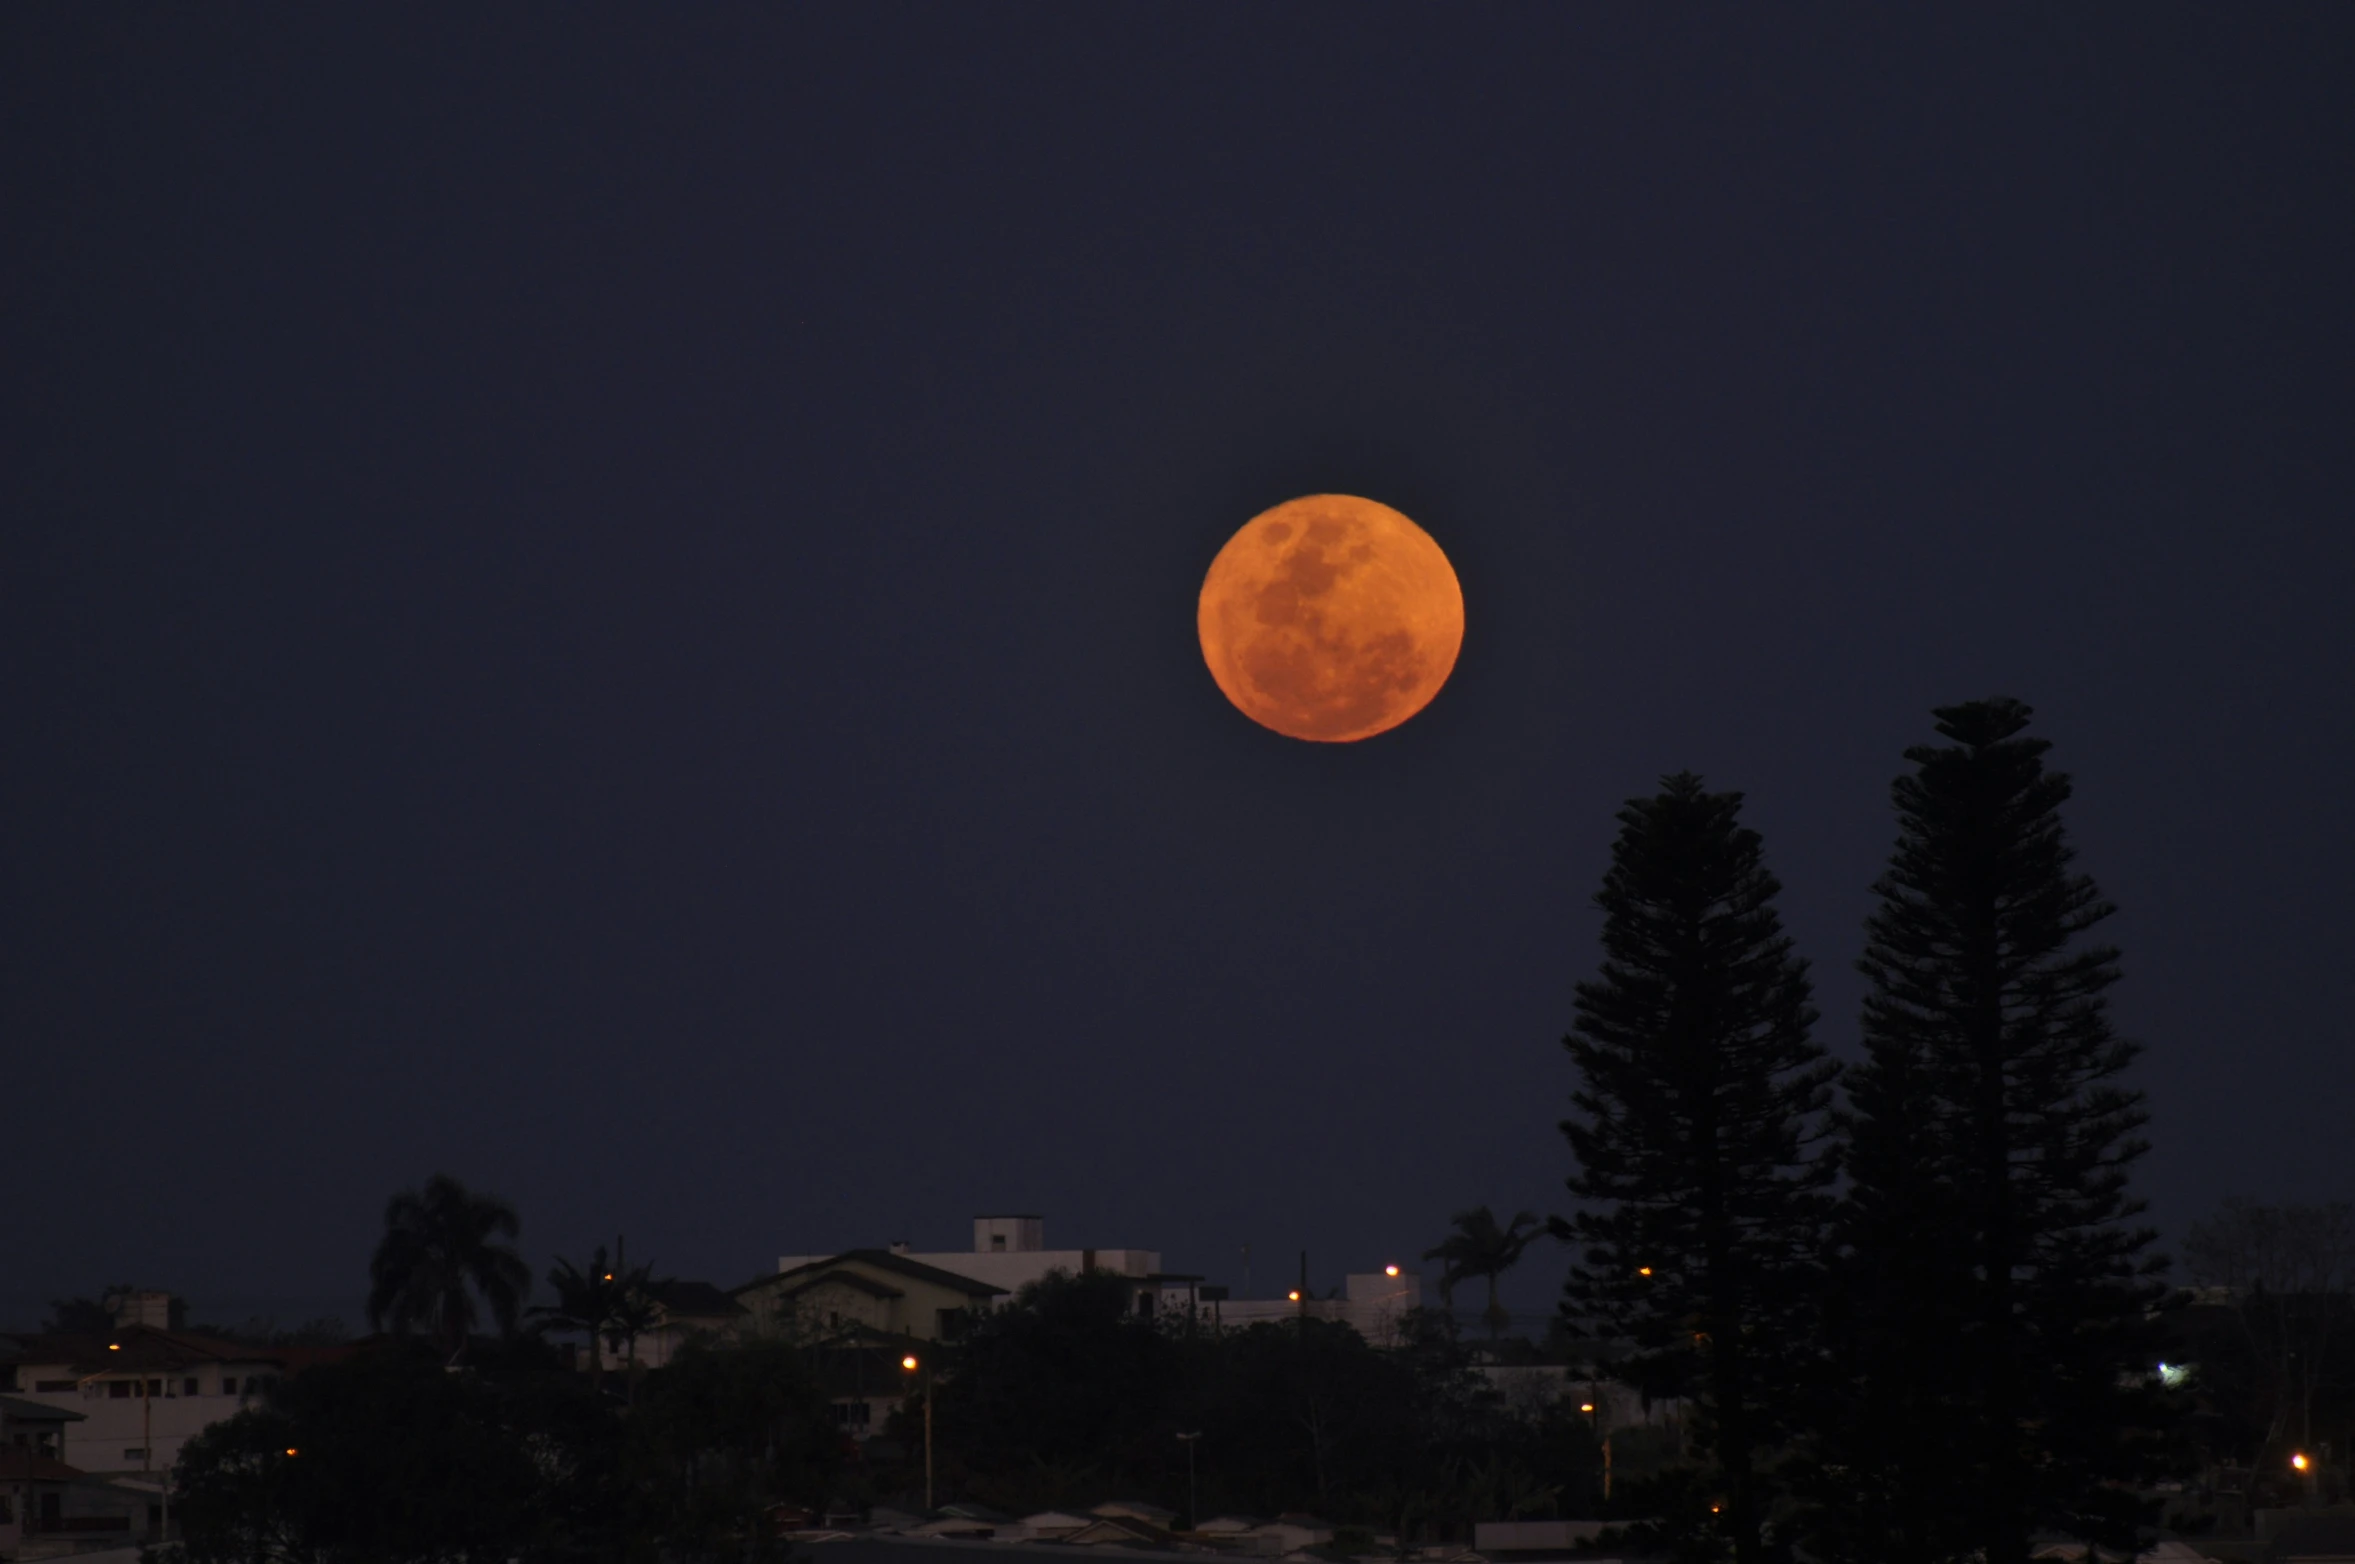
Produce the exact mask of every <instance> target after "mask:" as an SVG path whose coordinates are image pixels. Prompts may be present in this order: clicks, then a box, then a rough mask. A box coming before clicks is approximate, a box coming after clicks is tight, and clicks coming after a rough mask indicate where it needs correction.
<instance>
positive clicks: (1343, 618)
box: [1196, 494, 1464, 744]
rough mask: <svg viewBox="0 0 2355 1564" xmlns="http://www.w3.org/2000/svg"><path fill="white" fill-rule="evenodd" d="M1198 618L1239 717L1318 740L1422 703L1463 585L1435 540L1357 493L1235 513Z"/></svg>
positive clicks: (1437, 677) (1358, 732)
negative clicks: (1234, 527) (1240, 516)
mask: <svg viewBox="0 0 2355 1564" xmlns="http://www.w3.org/2000/svg"><path fill="white" fill-rule="evenodd" d="M1196 618H1197V626H1198V628H1199V629H1200V631H1201V633H1202V660H1203V661H1204V662H1206V663H1208V664H1210V676H1211V677H1212V678H1213V679H1216V680H1217V681H1218V687H1219V688H1220V689H1221V690H1223V691H1225V692H1226V697H1227V699H1228V700H1231V701H1233V702H1234V703H1235V705H1236V707H1237V708H1238V709H1240V710H1241V711H1242V713H1243V715H1244V716H1246V717H1249V718H1250V719H1251V720H1252V721H1254V722H1256V723H1258V724H1260V725H1261V726H1262V727H1268V728H1273V729H1275V730H1276V731H1277V732H1278V733H1282V734H1286V735H1288V736H1290V737H1292V738H1296V739H1309V740H1312V741H1315V742H1317V743H1323V744H1348V743H1352V742H1354V741H1356V740H1358V739H1367V738H1372V737H1373V736H1374V735H1375V734H1377V733H1387V732H1389V731H1390V730H1391V729H1392V728H1395V727H1397V726H1398V725H1399V724H1400V723H1402V722H1404V721H1406V720H1407V718H1409V717H1412V716H1413V715H1414V714H1415V713H1416V712H1419V711H1421V710H1422V709H1423V708H1424V707H1425V706H1428V705H1429V704H1431V697H1432V696H1434V695H1437V694H1438V693H1439V687H1440V686H1441V685H1443V684H1445V683H1446V682H1447V676H1448V674H1450V673H1451V672H1453V671H1454V669H1455V665H1456V653H1457V652H1458V651H1459V650H1461V649H1462V647H1463V644H1464V594H1463V591H1462V589H1461V588H1459V587H1458V586H1457V585H1456V573H1455V567H1454V566H1452V565H1450V564H1449V563H1448V562H1447V556H1446V555H1445V554H1443V553H1441V552H1440V550H1439V545H1438V544H1436V543H1434V542H1432V541H1431V535H1430V534H1429V533H1427V532H1425V531H1424V530H1423V529H1422V528H1420V527H1418V526H1416V525H1415V524H1414V523H1413V522H1411V521H1409V520H1407V519H1406V518H1405V517H1404V516H1401V515H1400V514H1399V513H1398V512H1396V511H1394V510H1392V509H1391V508H1390V507H1389V506H1387V505H1379V504H1376V503H1375V502H1374V501H1372V500H1367V499H1360V498H1358V497H1357V496H1356V495H1354V494H1309V495H1303V496H1302V497H1301V498H1299V499H1296V500H1286V501H1285V502H1284V503H1283V504H1281V505H1278V506H1277V507H1276V508H1275V509H1273V510H1265V511H1261V512H1260V513H1259V514H1258V515H1256V516H1254V517H1252V518H1251V519H1250V520H1249V521H1248V522H1246V523H1244V525H1243V530H1242V531H1240V532H1238V533H1236V534H1235V535H1234V536H1233V537H1231V538H1229V539H1228V540H1227V546H1226V547H1225V548H1222V549H1220V550H1219V551H1218V558H1216V559H1214V560H1212V561H1211V562H1210V574H1209V575H1208V576H1205V577H1204V578H1203V581H1202V601H1201V605H1200V608H1199V610H1198V613H1197V616H1196Z"/></svg>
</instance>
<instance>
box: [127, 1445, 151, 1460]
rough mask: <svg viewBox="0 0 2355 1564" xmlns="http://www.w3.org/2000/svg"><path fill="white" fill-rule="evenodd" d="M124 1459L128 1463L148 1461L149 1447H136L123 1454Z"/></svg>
mask: <svg viewBox="0 0 2355 1564" xmlns="http://www.w3.org/2000/svg"><path fill="white" fill-rule="evenodd" d="M123 1459H124V1460H126V1461H144V1460H146V1459H147V1447H146V1446H145V1445H134V1446H133V1447H132V1448H130V1449H128V1450H125V1451H124V1452H123Z"/></svg>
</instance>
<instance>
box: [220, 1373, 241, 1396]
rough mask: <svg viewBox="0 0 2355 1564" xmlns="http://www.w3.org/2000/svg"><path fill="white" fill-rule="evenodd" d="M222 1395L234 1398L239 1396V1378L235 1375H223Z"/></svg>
mask: <svg viewBox="0 0 2355 1564" xmlns="http://www.w3.org/2000/svg"><path fill="white" fill-rule="evenodd" d="M221 1394H222V1395H224V1396H233V1395H235V1394H237V1376H236V1375H234V1374H223V1375H222V1376H221Z"/></svg>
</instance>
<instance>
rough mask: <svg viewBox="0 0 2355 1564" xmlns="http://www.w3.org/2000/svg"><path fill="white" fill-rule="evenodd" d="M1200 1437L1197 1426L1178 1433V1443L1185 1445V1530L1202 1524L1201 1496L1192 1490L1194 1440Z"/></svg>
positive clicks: (1200, 1431)
mask: <svg viewBox="0 0 2355 1564" xmlns="http://www.w3.org/2000/svg"><path fill="white" fill-rule="evenodd" d="M1201 1437H1202V1430H1201V1429H1199V1428H1197V1429H1195V1430H1194V1431H1193V1432H1192V1433H1190V1434H1180V1435H1178V1443H1179V1444H1182V1445H1184V1446H1185V1447H1186V1530H1188V1531H1192V1530H1194V1529H1195V1528H1196V1527H1198V1526H1200V1525H1201V1524H1202V1500H1201V1496H1200V1495H1198V1494H1197V1493H1196V1492H1195V1491H1194V1441H1196V1440H1198V1439H1200V1438H1201Z"/></svg>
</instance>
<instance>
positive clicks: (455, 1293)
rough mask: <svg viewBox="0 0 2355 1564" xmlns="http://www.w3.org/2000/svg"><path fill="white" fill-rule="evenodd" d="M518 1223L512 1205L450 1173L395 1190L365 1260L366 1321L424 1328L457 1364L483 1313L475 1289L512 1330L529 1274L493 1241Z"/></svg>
mask: <svg viewBox="0 0 2355 1564" xmlns="http://www.w3.org/2000/svg"><path fill="white" fill-rule="evenodd" d="M521 1228H522V1224H521V1223H519V1222H518V1221H517V1220H516V1217H515V1208H514V1207H513V1206H511V1205H509V1204H507V1202H506V1201H504V1200H501V1199H500V1198H499V1197H498V1196H496V1195H478V1194H475V1193H474V1192H473V1191H472V1190H470V1189H468V1188H467V1187H466V1186H465V1185H464V1184H461V1183H459V1182H458V1181H457V1180H456V1179H454V1178H452V1177H450V1176H449V1175H448V1174H447V1173H436V1174H435V1175H434V1176H433V1177H432V1178H430V1179H427V1180H426V1181H425V1188H424V1189H422V1190H415V1189H405V1190H403V1191H401V1192H400V1193H399V1194H397V1195H395V1196H393V1197H392V1202H391V1204H389V1205H387V1206H386V1207H385V1208H384V1237H383V1238H381V1239H379V1240H378V1241H377V1244H376V1256H375V1258H374V1259H372V1260H371V1261H369V1263H368V1277H369V1282H370V1286H369V1290H368V1323H369V1325H370V1327H371V1328H373V1329H376V1330H387V1329H389V1330H391V1331H392V1332H393V1333H394V1334H395V1335H403V1336H405V1335H407V1334H408V1333H409V1332H410V1331H412V1330H415V1329H417V1328H419V1327H421V1326H422V1327H423V1328H424V1329H425V1330H426V1331H427V1333H428V1334H430V1335H431V1336H432V1338H433V1340H434V1343H435V1345H437V1346H439V1347H440V1348H441V1349H442V1350H443V1351H445V1352H447V1353H448V1354H449V1355H450V1361H451V1362H452V1363H455V1362H457V1361H458V1355H459V1354H460V1353H462V1352H464V1351H465V1350H466V1338H467V1337H468V1336H469V1335H471V1334H472V1333H473V1331H474V1326H475V1322H476V1321H477V1320H478V1319H480V1318H481V1315H480V1312H479V1310H478V1309H477V1306H476V1303H475V1296H476V1294H478V1293H479V1294H480V1295H481V1298H482V1302H483V1303H485V1304H488V1305H489V1306H490V1311H491V1315H492V1317H493V1318H494V1319H496V1320H497V1321H498V1322H499V1329H500V1331H501V1332H502V1333H503V1334H512V1333H513V1332H514V1330H515V1316H516V1313H517V1311H518V1309H519V1308H520V1307H521V1306H522V1303H523V1300H524V1297H525V1295H526V1294H528V1293H529V1292H530V1291H531V1285H532V1278H531V1272H530V1271H529V1270H527V1269H525V1267H524V1263H523V1259H522V1257H521V1256H520V1255H518V1254H516V1252H515V1250H514V1248H513V1247H512V1246H510V1245H508V1244H502V1243H499V1242H496V1241H495V1240H497V1239H498V1238H501V1237H505V1238H510V1239H511V1238H513V1237H514V1236H515V1235H516V1234H517V1233H518V1232H519V1231H521Z"/></svg>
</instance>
